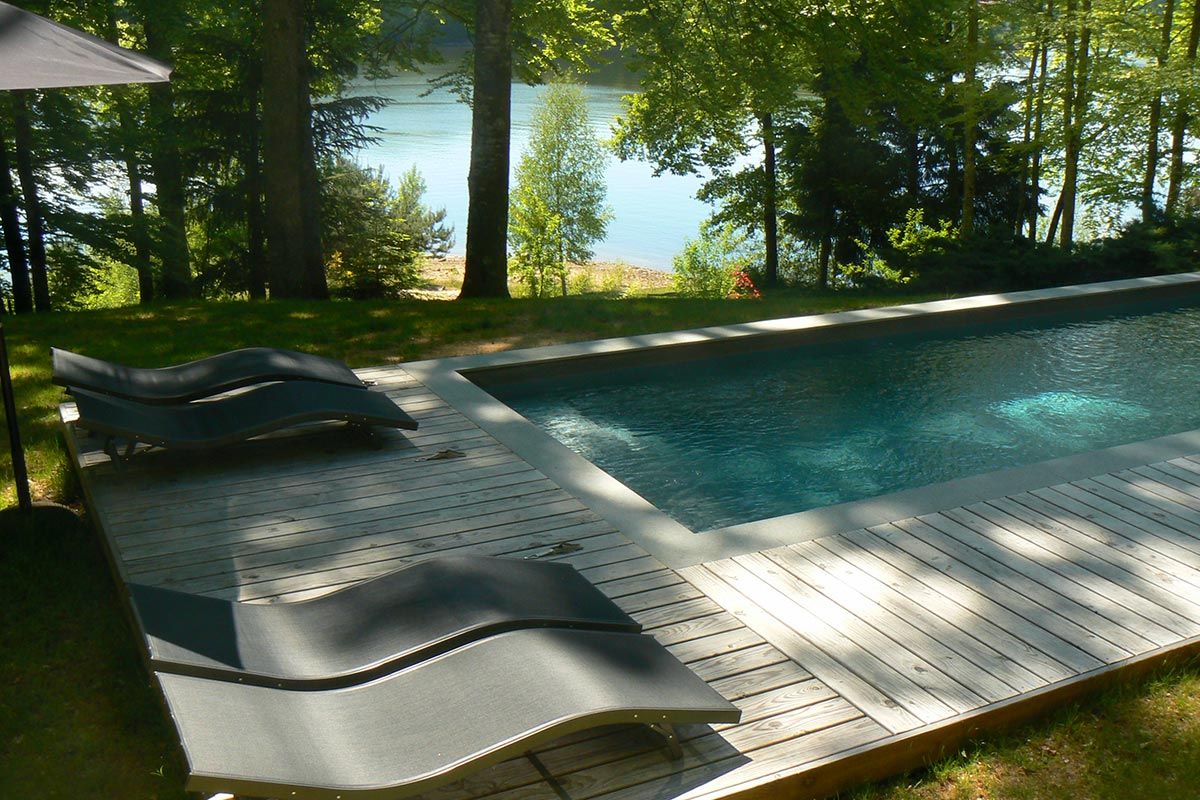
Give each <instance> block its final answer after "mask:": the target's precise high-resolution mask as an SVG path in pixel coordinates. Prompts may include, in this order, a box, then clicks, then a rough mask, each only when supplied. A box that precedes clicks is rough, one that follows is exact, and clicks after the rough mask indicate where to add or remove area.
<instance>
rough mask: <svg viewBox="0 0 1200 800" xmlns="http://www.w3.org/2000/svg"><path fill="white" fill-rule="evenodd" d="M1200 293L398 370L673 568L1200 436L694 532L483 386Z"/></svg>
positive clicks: (1105, 287) (920, 307)
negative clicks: (418, 381)
mask: <svg viewBox="0 0 1200 800" xmlns="http://www.w3.org/2000/svg"><path fill="white" fill-rule="evenodd" d="M1181 294H1182V295H1190V294H1197V295H1200V272H1192V273H1183V274H1177V275H1163V276H1156V277H1151V278H1135V279H1128V280H1120V281H1108V282H1104V283H1093V284H1082V285H1078V286H1064V287H1056V288H1052V289H1038V290H1034V291H1026V292H1011V293H1006V294H992V295H977V296H972V297H964V298H955V299H951V300H936V301H932V302H927V303H916V304H909V305H902V306H892V307H886V308H871V309H862V310H857V311H843V312H837V313H832V314H817V315H810V316H803V317H791V318H786V319H774V320H764V321H761V322H750V323H742V324H737V325H725V326H717V327H708V328H695V329H691V330H684V331H671V332H667V333H657V334H646V335H641V336H630V337H622V338H615V339H603V340H598V341H591V342H579V343H574V344H566V345H554V346H550V347H537V348H530V349H525V350H516V351H508V352H501V353H490V354H485V355H478V356H464V357H457V358H446V359H435V360H428V361H418V362H411V363H407V364H405V365H404V368H405V369H406V370H407V371H408V372H409V373H410V374H411V375H413V377H415V378H417V379H418V380H420V381H421V382H422V383H424V384H425V385H426V386H427V387H428V388H429V389H431V390H432V391H434V392H435V393H436V394H438V395H439V396H440V397H441V398H442V399H443V400H445V401H446V402H447V403H449V404H450V405H451V406H453V407H454V408H456V409H457V410H458V411H459V412H461V413H462V414H463V415H464V416H466V417H467V418H468V419H470V420H471V421H472V422H474V423H475V424H476V425H478V426H479V427H480V428H481V429H483V430H484V431H486V432H487V433H489V434H490V435H491V436H493V437H494V438H495V439H497V440H498V441H500V442H501V443H502V444H504V445H505V446H506V447H508V448H509V449H510V450H512V451H513V452H514V453H515V454H516V455H517V456H519V457H520V458H522V459H523V460H524V461H526V462H527V463H528V464H530V465H531V466H533V467H534V468H536V469H538V470H539V471H540V472H542V473H543V474H544V475H545V476H546V477H548V478H550V479H551V480H552V481H554V482H555V483H556V484H558V485H559V486H560V487H562V488H563V489H565V490H566V491H567V492H569V493H570V494H572V495H574V496H575V497H576V498H578V499H579V500H580V501H582V502H583V503H584V504H585V505H587V506H588V507H589V508H590V509H592V511H594V512H595V513H596V514H598V515H600V516H601V517H603V518H604V519H606V520H607V521H608V522H609V523H611V524H612V525H614V526H615V527H616V528H617V529H618V530H620V531H621V532H622V533H624V534H625V535H626V536H628V537H629V538H630V539H631V540H633V541H634V542H636V543H637V544H639V545H640V546H642V547H643V548H645V549H646V550H647V551H648V552H649V553H651V554H652V555H654V556H656V557H657V558H658V559H660V560H661V561H663V562H664V563H665V564H666V565H667V566H669V567H672V568H674V569H678V568H682V567H688V566H693V565H695V564H700V563H703V562H706V561H712V560H715V559H719V558H728V557H732V556H736V555H741V554H744V553H748V552H754V551H758V550H764V549H769V548H772V547H777V546H779V545H781V544H792V543H795V542H801V541H805V540H808V539H813V538H817V537H820V536H825V535H829V534H833V533H838V532H841V531H846V530H852V529H855V528H861V527H867V526H870V525H876V524H881V523H884V522H889V521H892V520H896V519H903V518H907V517H912V516H917V515H920V514H927V513H931V512H934V511H939V510H942V509H945V508H952V507H956V506H961V505H966V504H968V503H972V502H977V501H979V500H982V499H986V498H988V497H995V496H1001V495H1008V494H1013V493H1015V492H1020V491H1024V490H1027V489H1034V488H1039V487H1043V486H1048V485H1052V484H1055V483H1063V482H1067V481H1072V480H1079V479H1081V478H1086V477H1090V476H1092V475H1096V474H1099V473H1103V472H1112V471H1116V470H1120V469H1125V468H1127V467H1131V466H1136V465H1138V464H1146V463H1152V462H1155V461H1165V460H1168V459H1171V458H1176V457H1178V456H1181V455H1186V454H1190V453H1195V452H1198V451H1200V431H1189V432H1185V433H1180V434H1174V435H1171V436H1164V437H1161V438H1158V439H1153V440H1149V441H1145V442H1136V443H1132V444H1126V445H1120V446H1117V447H1112V448H1108V449H1105V450H1099V451H1093V452H1089V453H1081V454H1077V455H1072V456H1066V457H1063V458H1058V459H1053V460H1051V461H1045V462H1041V463H1038V464H1032V465H1029V466H1023V467H1015V468H1011V469H1004V470H999V471H996V472H990V473H986V474H982V475H973V476H969V477H966V478H960V479H956V480H953V481H947V482H945V483H939V484H934V485H931V486H924V487H920V488H916V489H908V490H904V491H900V492H895V493H892V494H886V495H880V496H877V497H872V498H868V499H865V500H859V501H855V502H851V503H842V504H839V505H835V506H826V507H823V508H817V509H812V510H809V511H804V512H800V513H797V514H789V515H785V516H780V517H774V518H771V519H765V520H758V521H755V522H748V523H744V524H739V525H733V526H729V527H724V528H718V529H715V530H711V531H705V532H703V533H702V534H697V533H696V532H694V531H692V530H691V529H689V528H687V527H685V526H684V525H682V524H680V523H679V522H677V521H675V520H674V519H672V518H671V517H669V516H667V515H666V514H665V513H663V512H662V511H660V510H659V509H658V508H657V507H655V506H654V505H652V504H651V503H650V502H648V501H647V500H645V499H644V498H642V497H641V496H640V495H638V494H637V493H636V492H634V491H633V490H631V489H630V488H628V487H627V486H625V485H624V484H623V483H621V482H620V481H618V480H617V479H616V478H614V477H612V476H611V475H609V474H608V473H606V472H604V471H603V470H601V469H600V468H599V467H597V466H596V465H595V464H592V463H591V462H589V461H588V460H587V459H585V458H583V457H582V456H580V455H579V454H577V453H575V452H574V451H572V450H570V449H569V448H567V447H566V446H565V445H563V444H562V443H560V442H559V441H558V440H556V439H554V438H553V437H552V436H550V435H549V434H548V433H546V432H545V431H543V430H542V429H541V428H539V427H537V426H536V425H534V424H533V423H531V422H529V421H528V420H526V419H525V418H524V417H522V416H521V415H520V414H518V413H517V412H516V411H514V410H513V409H512V408H510V407H509V406H507V405H505V404H504V403H502V402H500V401H499V400H497V399H496V398H494V397H493V396H492V395H491V394H489V393H488V392H487V391H486V390H485V389H484V388H482V386H481V385H480V384H481V383H482V384H484V385H496V384H497V383H508V382H518V381H521V380H526V379H529V378H532V377H538V378H545V377H548V376H550V377H552V376H557V375H565V374H580V373H581V372H583V373H586V372H590V371H599V370H604V369H610V368H613V367H616V366H626V365H633V364H651V363H677V362H679V361H687V360H692V359H696V358H704V357H709V356H713V355H718V354H721V355H728V354H731V353H736V352H747V351H751V350H762V349H771V348H776V347H788V346H793V345H797V344H801V343H804V342H828V341H845V340H849V339H861V338H867V337H872V336H881V335H893V334H896V333H900V332H907V331H914V330H929V329H936V328H940V327H949V326H953V325H955V324H962V323H963V322H966V321H969V322H972V323H975V322H979V321H981V320H983V319H1019V318H1027V317H1034V316H1038V315H1043V314H1049V313H1053V312H1054V311H1057V310H1061V309H1068V308H1069V309H1076V310H1077V309H1080V308H1090V307H1096V308H1100V307H1104V306H1106V305H1115V304H1120V303H1127V302H1135V301H1138V300H1149V299H1156V298H1158V297H1161V296H1179V295H1181Z"/></svg>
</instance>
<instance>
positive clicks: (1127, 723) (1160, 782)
mask: <svg viewBox="0 0 1200 800" xmlns="http://www.w3.org/2000/svg"><path fill="white" fill-rule="evenodd" d="M921 299H930V298H917V297H863V296H813V295H802V294H791V295H788V294H784V295H782V296H776V297H773V298H770V299H768V300H766V301H763V302H704V301H683V300H677V299H670V298H643V299H638V300H597V299H593V298H579V299H575V298H572V299H568V300H566V301H561V300H558V301H515V302H510V303H502V302H471V303H439V302H418V301H412V302H403V303H356V304H351V303H332V304H321V303H271V304H249V303H220V304H204V303H187V304H178V305H163V306H155V307H153V308H151V309H148V310H143V309H140V308H131V309H117V310H108V311H96V312H87V313H78V314H53V315H46V316H38V317H21V318H12V317H8V318H6V319H5V323H6V327H7V328H8V331H9V336H10V348H11V350H12V355H13V360H14V374H15V379H16V393H17V396H18V402H19V404H20V406H21V417H20V419H21V425H22V431H23V433H24V435H25V439H26V444H27V448H28V450H29V460H30V467H31V474H32V475H33V478H34V481H35V487H36V488H35V494H37V495H39V496H42V497H49V498H54V499H59V500H71V499H72V498H73V495H72V486H71V482H70V480H69V477H68V471H67V469H66V462H65V458H64V455H63V453H62V449H61V446H60V444H59V443H58V441H57V430H58V427H57V417H56V406H57V403H58V402H59V400H60V399H61V393H60V391H59V390H58V389H57V388H55V387H53V386H51V385H50V383H49V373H50V362H49V347H50V345H51V344H54V345H57V346H60V347H66V348H68V349H72V350H79V351H82V352H85V353H88V354H91V355H95V356H98V357H101V358H108V359H114V360H118V361H122V362H125V363H129V364H135V365H145V366H156V365H161V364H165V363H172V362H178V361H182V360H187V359H192V358H198V357H201V356H204V355H207V354H210V353H213V352H217V351H220V350H225V349H229V348H233V347H241V346H246V345H252V344H264V345H273V346H279V347H292V348H298V349H303V350H309V351H312V352H318V353H324V354H327V355H331V356H335V357H338V358H342V359H345V360H346V361H348V362H349V363H350V364H351V365H353V366H366V365H370V364H380V363H387V362H396V361H407V360H412V359H416V358H424V357H433V356H442V355H451V354H460V353H468V352H479V351H485V350H500V349H507V348H514V347H523V346H530V345H538V344H548V343H553V342H567V341H579V340H586V339H592V338H598V337H606V336H621V335H629V334H636V333H646V332H652V331H662V330H672V329H679V328H687V327H695V326H701V325H715V324H724V323H731V322H740V321H746V320H751V319H761V318H768V317H775V316H786V315H792V314H802V313H812V312H821V311H833V310H839V309H845V308H853V307H862V306H868V305H880V304H893V303H900V302H911V301H916V300H921ZM0 452H5V453H6V452H7V448H4V447H0ZM0 480H3V482H4V485H5V494H2V495H0V506H3V505H6V504H9V503H12V502H13V497H14V495H13V490H12V488H11V480H12V476H11V468H10V467H9V464H8V462H7V460H5V461H4V462H3V466H2V468H0ZM63 513H64V512H62V510H61V509H43V510H39V511H38V512H37V513H36V514H35V515H34V516H33V517H25V516H22V515H20V514H18V513H17V512H16V511H15V510H12V509H10V510H8V511H0V797H4V798H7V797H38V798H57V797H63V798H74V797H80V796H105V797H119V798H181V797H184V793H183V790H182V774H183V764H182V757H181V756H180V754H179V752H178V748H177V746H176V744H175V742H174V735H173V733H172V731H171V730H170V727H169V725H168V723H167V722H166V721H165V719H164V716H163V714H162V712H161V709H160V708H159V705H158V703H157V700H156V699H155V694H154V691H153V690H152V689H151V688H150V681H149V678H148V676H147V675H146V673H145V671H144V669H143V668H142V666H141V665H140V663H139V661H138V656H137V652H138V649H137V645H136V643H135V642H134V640H133V639H132V637H131V635H130V633H129V628H128V626H127V624H126V622H125V619H124V616H123V613H122V611H121V609H120V607H119V605H118V602H117V599H116V593H115V590H114V587H113V583H112V580H111V578H110V577H109V571H108V567H107V564H106V563H105V561H104V558H103V556H102V554H101V553H100V552H99V548H98V546H97V544H96V537H95V535H94V534H92V533H91V532H90V531H88V530H87V528H86V527H85V526H83V525H81V524H80V523H78V522H77V521H75V520H74V518H73V517H71V516H64V515H63ZM1197 787H1200V670H1197V669H1186V670H1177V671H1174V672H1171V673H1168V674H1163V675H1160V676H1158V677H1157V678H1156V679H1154V680H1153V681H1151V682H1149V683H1142V684H1139V685H1136V686H1131V687H1124V688H1119V689H1114V690H1110V691H1108V692H1106V693H1105V694H1102V695H1100V696H1099V697H1097V698H1095V699H1093V700H1091V701H1089V702H1087V703H1084V704H1081V705H1076V706H1072V707H1070V708H1068V709H1065V710H1063V711H1061V712H1059V713H1057V714H1056V715H1054V716H1052V717H1051V718H1048V719H1046V720H1043V721H1041V722H1039V723H1036V724H1034V725H1031V726H1027V727H1024V728H1020V729H1018V730H1016V731H1014V732H1012V733H1010V734H1007V735H1005V736H1001V737H995V738H992V739H991V740H990V741H989V742H988V743H986V744H984V745H979V746H974V747H971V748H968V749H965V750H964V751H963V752H962V753H960V754H958V755H957V756H955V757H953V758H950V759H947V760H945V761H943V762H941V763H939V764H937V765H935V766H934V767H932V768H930V769H928V770H922V771H920V772H917V773H913V774H912V775H909V776H905V777H903V778H899V779H896V780H894V781H891V782H889V783H885V784H880V785H874V786H870V787H866V788H863V789H859V790H857V791H855V792H852V793H851V794H849V795H848V796H849V797H853V798H855V799H856V800H935V799H936V800H943V799H945V800H949V799H950V798H953V799H954V800H958V798H963V799H964V800H966V799H970V800H975V798H981V797H982V798H1047V799H1048V800H1050V799H1053V798H1063V800H1066V798H1071V799H1072V800H1074V799H1075V798H1096V800H1107V798H1112V799H1113V800H1116V799H1117V798H1128V797H1141V796H1161V797H1180V798H1189V797H1200V789H1198V788H1197Z"/></svg>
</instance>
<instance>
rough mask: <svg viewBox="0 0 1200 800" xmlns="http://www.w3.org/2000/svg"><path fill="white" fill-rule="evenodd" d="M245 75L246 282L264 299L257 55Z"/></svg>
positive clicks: (259, 68) (252, 294) (252, 293)
mask: <svg viewBox="0 0 1200 800" xmlns="http://www.w3.org/2000/svg"><path fill="white" fill-rule="evenodd" d="M250 59H251V60H252V61H253V63H251V64H250V65H249V67H248V71H247V76H246V108H247V113H246V119H245V121H244V126H243V130H244V132H245V136H243V137H242V141H243V143H244V144H245V150H244V151H243V155H242V162H243V169H244V170H245V180H246V260H247V262H248V263H247V265H246V267H247V276H246V284H247V288H248V290H249V292H250V299H251V300H263V299H265V298H266V296H267V234H266V223H265V221H264V219H263V171H262V145H261V134H260V129H259V124H260V123H259V113H258V111H259V103H260V102H261V95H262V65H261V64H260V63H259V62H258V60H257V59H258V56H257V55H252V56H250Z"/></svg>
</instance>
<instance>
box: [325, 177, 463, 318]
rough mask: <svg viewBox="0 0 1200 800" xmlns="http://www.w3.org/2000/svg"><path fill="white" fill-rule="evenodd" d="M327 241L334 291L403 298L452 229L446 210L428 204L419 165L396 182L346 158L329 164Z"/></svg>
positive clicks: (354, 296) (447, 243)
mask: <svg viewBox="0 0 1200 800" xmlns="http://www.w3.org/2000/svg"><path fill="white" fill-rule="evenodd" d="M322 171H323V175H322V178H323V180H322V181H321V185H322V189H323V196H322V205H323V207H324V208H325V209H326V210H325V214H324V215H323V217H322V222H323V226H322V231H321V234H322V239H323V241H324V244H325V249H326V252H327V253H328V260H329V283H330V288H331V290H332V291H333V293H334V294H336V295H338V296H340V297H348V298H352V299H359V300H361V299H367V298H378V297H390V298H395V297H400V296H401V295H403V294H404V293H405V292H406V291H407V290H409V289H413V288H415V287H416V286H417V284H418V281H419V278H420V276H419V274H418V271H417V259H418V257H420V256H422V255H441V254H443V253H445V252H446V250H448V249H449V247H450V244H451V238H452V233H451V232H450V230H449V229H447V228H446V227H445V225H444V224H443V222H444V220H445V217H446V212H445V210H444V209H443V210H437V211H435V210H433V209H430V208H427V207H426V206H425V205H424V203H423V202H422V195H423V194H424V192H425V182H424V181H423V180H422V179H421V176H420V174H419V173H418V172H417V171H416V169H415V168H413V169H411V170H409V171H408V172H407V173H405V174H404V176H403V177H402V178H401V180H400V183H399V185H398V186H392V184H391V183H390V182H389V181H388V179H387V176H386V175H384V172H383V170H382V168H380V169H371V168H368V167H363V166H362V165H360V164H357V163H355V162H354V161H351V160H349V159H346V158H337V159H331V160H328V161H326V162H325V164H324V165H323V170H322Z"/></svg>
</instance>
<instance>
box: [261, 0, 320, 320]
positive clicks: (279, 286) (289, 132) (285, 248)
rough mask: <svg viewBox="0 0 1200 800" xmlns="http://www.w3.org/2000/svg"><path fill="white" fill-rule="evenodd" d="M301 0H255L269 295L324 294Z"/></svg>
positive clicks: (311, 295)
mask: <svg viewBox="0 0 1200 800" xmlns="http://www.w3.org/2000/svg"><path fill="white" fill-rule="evenodd" d="M304 24H305V23H304V2H303V0H264V2H263V82H262V91H263V178H264V189H265V199H266V217H265V223H266V234H267V264H268V268H267V272H268V274H269V276H270V281H271V296H272V297H277V298H285V297H292V298H297V297H304V298H320V299H323V298H326V297H328V296H329V290H328V286H327V284H326V282H325V266H324V259H323V256H322V253H321V239H320V207H319V205H318V197H317V188H318V187H317V179H316V161H315V157H314V153H313V145H312V106H311V101H310V99H309V87H308V56H307V54H306V52H305V46H304Z"/></svg>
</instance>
